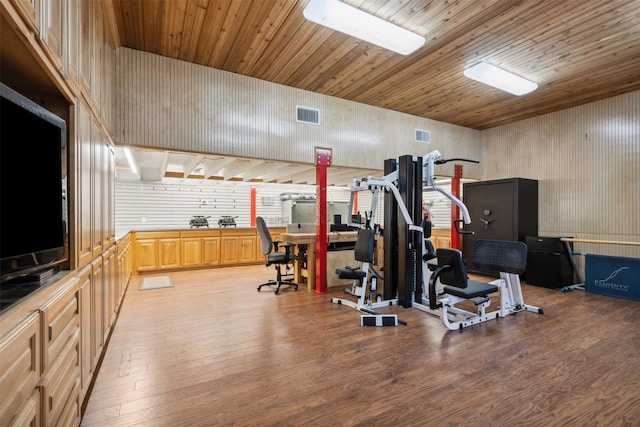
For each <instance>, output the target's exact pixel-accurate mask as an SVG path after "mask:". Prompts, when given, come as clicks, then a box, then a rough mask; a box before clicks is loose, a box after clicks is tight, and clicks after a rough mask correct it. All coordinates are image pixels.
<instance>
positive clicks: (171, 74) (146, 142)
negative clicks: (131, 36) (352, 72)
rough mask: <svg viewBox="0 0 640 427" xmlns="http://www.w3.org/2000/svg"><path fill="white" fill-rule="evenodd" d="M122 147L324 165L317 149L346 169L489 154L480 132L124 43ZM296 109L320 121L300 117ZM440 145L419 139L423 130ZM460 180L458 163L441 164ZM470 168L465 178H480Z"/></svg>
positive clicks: (119, 99) (120, 62) (120, 52)
mask: <svg viewBox="0 0 640 427" xmlns="http://www.w3.org/2000/svg"><path fill="white" fill-rule="evenodd" d="M116 69H117V71H116V72H117V79H118V81H117V85H116V87H117V90H118V94H117V96H116V103H117V107H118V108H117V111H118V114H119V117H118V120H117V129H116V132H115V135H114V139H115V143H116V144H120V145H133V146H146V147H155V148H164V149H173V150H180V151H192V152H199V153H215V154H226V155H233V156H238V157H249V158H257V159H272V160H287V161H292V162H301V163H311V164H313V163H314V147H315V146H322V147H328V148H331V149H332V150H333V156H332V162H333V164H334V165H336V166H350V167H361V168H365V169H370V168H371V167H372V165H375V166H374V167H375V168H377V169H382V166H383V164H384V160H385V159H387V158H396V157H397V156H398V155H399V154H398V153H400V154H411V155H420V156H422V155H424V154H427V153H428V152H430V151H432V150H434V149H438V150H440V152H441V153H442V155H443V156H444V157H449V158H451V157H467V158H474V159H477V158H479V156H480V145H479V143H478V141H479V131H477V130H473V129H468V128H464V127H461V126H455V125H451V124H447V123H442V122H438V121H435V120H428V119H424V118H421V117H416V116H411V115H408V114H403V113H398V112H395V111H390V110H385V109H383V108H377V107H372V106H369V105H365V104H360V103H356V102H351V101H346V100H342V99H339V98H335V97H331V96H326V95H320V94H316V93H313V92H309V91H305V90H300V89H295V88H291V87H287V86H283V85H278V84H275V83H269V82H265V81H262V80H258V79H254V78H250V77H245V76H241V75H237V74H233V73H229V72H225V71H221V70H217V69H213V68H209V67H204V66H200V65H195V64H191V63H187V62H184V61H179V60H175V59H169V58H165V57H162V56H158V55H153V54H150V53H145V52H140V51H136V50H132V49H128V48H124V47H120V48H118V49H117V51H116ZM296 106H304V107H309V108H315V109H319V110H320V124H319V125H313V124H304V123H298V122H296V115H295V109H296ZM416 128H418V129H422V130H428V131H430V132H431V143H430V144H424V143H419V142H416V141H415V129H416ZM437 172H438V173H439V174H442V175H447V176H453V165H452V164H445V165H442V166H439V167H438V171H437ZM479 175H480V167H479V166H478V165H472V164H469V166H468V167H466V168H465V176H466V177H469V178H478V177H479Z"/></svg>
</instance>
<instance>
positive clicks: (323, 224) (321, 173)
mask: <svg viewBox="0 0 640 427" xmlns="http://www.w3.org/2000/svg"><path fill="white" fill-rule="evenodd" d="M315 154H316V288H315V290H314V292H315V293H317V294H326V293H327V247H328V245H329V235H328V234H327V224H328V222H327V168H328V167H329V166H331V149H330V148H320V147H316V153H315Z"/></svg>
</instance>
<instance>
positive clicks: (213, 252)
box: [202, 236, 220, 266]
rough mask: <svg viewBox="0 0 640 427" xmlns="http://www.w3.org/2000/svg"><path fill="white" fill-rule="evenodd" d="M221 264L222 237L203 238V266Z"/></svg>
mask: <svg viewBox="0 0 640 427" xmlns="http://www.w3.org/2000/svg"><path fill="white" fill-rule="evenodd" d="M219 264H220V236H216V237H203V238H202V265H205V266H211V265H219Z"/></svg>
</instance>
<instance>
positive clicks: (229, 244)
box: [220, 236, 240, 265]
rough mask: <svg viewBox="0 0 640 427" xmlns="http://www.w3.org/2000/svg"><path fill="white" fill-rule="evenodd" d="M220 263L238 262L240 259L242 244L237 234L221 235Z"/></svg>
mask: <svg viewBox="0 0 640 427" xmlns="http://www.w3.org/2000/svg"><path fill="white" fill-rule="evenodd" d="M220 253H221V256H220V264H223V265H229V264H237V263H238V262H239V260H240V244H239V242H238V238H237V237H236V236H222V237H220Z"/></svg>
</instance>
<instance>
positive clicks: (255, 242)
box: [132, 228, 284, 273]
mask: <svg viewBox="0 0 640 427" xmlns="http://www.w3.org/2000/svg"><path fill="white" fill-rule="evenodd" d="M283 231H284V228H281V229H278V230H276V232H277V237H279V236H280V233H281V232H283ZM132 235H133V237H132V239H133V264H134V268H133V271H135V272H137V273H146V272H153V271H162V270H178V269H185V268H202V267H213V266H219V265H220V266H223V265H242V264H258V263H261V262H263V261H264V257H263V255H262V250H261V249H260V238H259V237H258V235H257V232H256V230H255V229H254V228H241V229H236V228H234V229H222V230H216V229H206V230H182V231H139V232H135V233H132Z"/></svg>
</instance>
